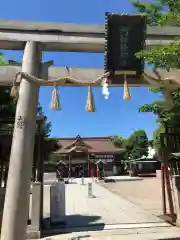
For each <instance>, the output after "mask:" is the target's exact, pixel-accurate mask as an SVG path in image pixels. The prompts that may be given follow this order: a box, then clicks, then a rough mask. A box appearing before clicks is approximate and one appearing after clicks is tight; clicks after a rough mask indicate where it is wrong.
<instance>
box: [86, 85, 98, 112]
mask: <svg viewBox="0 0 180 240" xmlns="http://www.w3.org/2000/svg"><path fill="white" fill-rule="evenodd" d="M86 111H87V112H95V111H96V108H95V103H94V96H93V94H92V89H91V86H89V87H88V97H87V103H86Z"/></svg>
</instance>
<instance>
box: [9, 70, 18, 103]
mask: <svg viewBox="0 0 180 240" xmlns="http://www.w3.org/2000/svg"><path fill="white" fill-rule="evenodd" d="M17 77H18V75H17V74H16V75H15V77H14V79H13V86H12V88H11V92H10V96H11V97H12V98H14V100H17V99H18V95H19V91H18V87H17V83H16V81H17Z"/></svg>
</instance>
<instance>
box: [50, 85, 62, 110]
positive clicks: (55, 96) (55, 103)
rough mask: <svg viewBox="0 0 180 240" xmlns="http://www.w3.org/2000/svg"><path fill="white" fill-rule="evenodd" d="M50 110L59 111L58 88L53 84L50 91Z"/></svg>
mask: <svg viewBox="0 0 180 240" xmlns="http://www.w3.org/2000/svg"><path fill="white" fill-rule="evenodd" d="M50 109H52V110H60V109H61V106H60V97H59V94H58V87H57V85H56V83H55V84H54V88H53V91H52V99H51V104H50Z"/></svg>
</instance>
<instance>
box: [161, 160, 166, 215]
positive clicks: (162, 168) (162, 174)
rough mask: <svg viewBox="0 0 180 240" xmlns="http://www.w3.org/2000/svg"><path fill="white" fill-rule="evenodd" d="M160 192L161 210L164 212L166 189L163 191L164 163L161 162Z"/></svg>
mask: <svg viewBox="0 0 180 240" xmlns="http://www.w3.org/2000/svg"><path fill="white" fill-rule="evenodd" d="M161 193H162V212H163V214H164V215H165V214H166V191H165V176H164V164H163V163H161Z"/></svg>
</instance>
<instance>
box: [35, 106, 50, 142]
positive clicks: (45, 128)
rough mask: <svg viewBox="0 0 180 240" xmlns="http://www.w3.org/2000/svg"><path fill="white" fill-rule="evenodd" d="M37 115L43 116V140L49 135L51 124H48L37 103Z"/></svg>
mask: <svg viewBox="0 0 180 240" xmlns="http://www.w3.org/2000/svg"><path fill="white" fill-rule="evenodd" d="M37 113H38V114H39V115H40V116H44V128H43V129H42V131H43V132H42V134H43V136H44V138H48V137H49V136H50V134H51V127H52V124H51V122H48V119H47V117H46V116H45V115H44V112H43V109H42V106H41V105H40V103H38V106H37Z"/></svg>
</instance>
